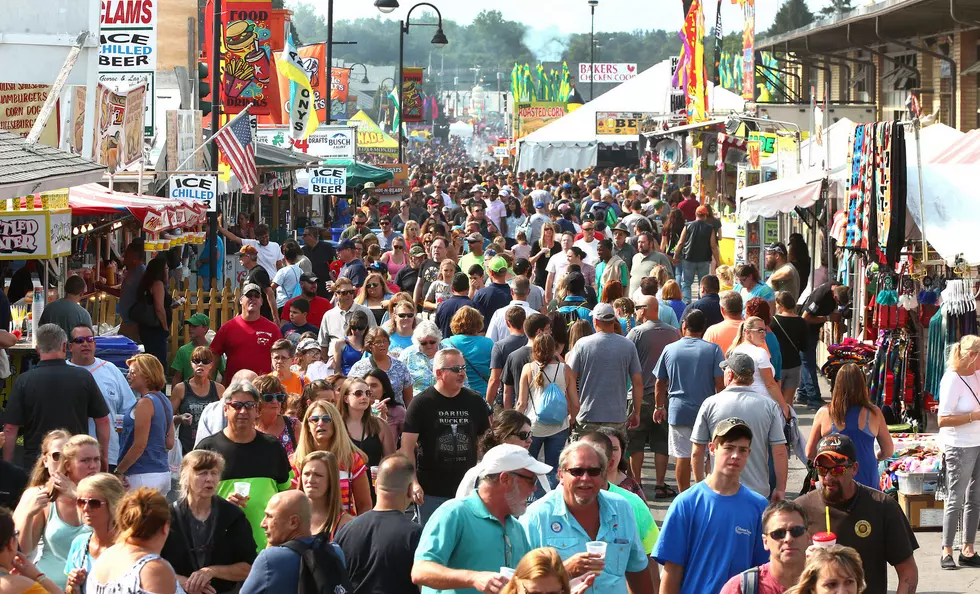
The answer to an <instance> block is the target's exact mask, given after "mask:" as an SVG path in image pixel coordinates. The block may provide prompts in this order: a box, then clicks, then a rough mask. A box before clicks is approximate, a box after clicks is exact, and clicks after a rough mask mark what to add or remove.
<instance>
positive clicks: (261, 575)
mask: <svg viewBox="0 0 980 594" xmlns="http://www.w3.org/2000/svg"><path fill="white" fill-rule="evenodd" d="M298 540H300V541H302V542H305V543H311V542H313V538H300V539H298ZM330 546H332V547H333V550H334V552H335V553H337V555H338V556H339V557H340V561H341V562H342V563H343V564H344V566H345V567H346V566H347V561H346V560H345V559H344V551H342V550H341V549H340V547H339V546H337V545H336V544H334V543H330ZM298 591H299V555H297V554H296V553H294V552H293V551H291V550H290V549H287V548H286V547H283V546H275V547H272V546H270V547H268V548H266V549H262V551H260V552H259V556H258V557H256V558H255V562H253V563H252V569H251V570H249V572H248V577H247V578H245V583H244V584H242V589H241V594H260V593H261V594H265V593H267V592H298Z"/></svg>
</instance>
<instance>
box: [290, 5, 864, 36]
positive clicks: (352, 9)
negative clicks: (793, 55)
mask: <svg viewBox="0 0 980 594" xmlns="http://www.w3.org/2000/svg"><path fill="white" fill-rule="evenodd" d="M296 1H309V0H292V2H296ZM703 1H704V2H705V8H704V13H705V26H706V27H707V28H708V29H710V28H712V27H713V26H714V22H715V13H716V11H717V7H718V3H717V2H716V1H715V0H703ZM721 1H722V12H721V18H722V27H723V28H724V30H725V32H726V33H729V32H732V31H741V30H742V12H741V8H740V7H739V6H737V5H734V4H732V1H733V0H721ZM292 2H290V3H292ZM782 2H783V0H755V6H756V31H764V30H766V29H768V28H769V26H770V25H771V24H772V21H773V19H774V18H775V15H776V10H777V9H778V8H779V5H780V4H781V3H782ZM806 2H807V4H808V5H809V6H810V10H812V11H814V12H816V11H817V10H819V9H820V8H821V7H823V6H824V5H826V4H828V3H829V0H806ZM313 3H314V4H315V5H316V6H317V10H318V11H319V12H320V13H321V14H323V15H326V2H313ZM415 3H416V2H415V0H402V1H401V2H400V4H401V7H400V8H399V9H397V10H396V11H394V12H393V13H391V14H389V15H383V18H397V19H400V18H403V17H404V16H405V13H406V12H407V11H408V9H409V8H410V7H411V6H413V5H414V4H415ZM861 3H862V2H854V4H855V6H857V5H860V4H861ZM432 4H435V5H436V6H438V7H439V10H440V11H441V12H442V16H443V18H446V19H452V20H454V21H456V22H458V23H460V24H469V23H470V22H472V20H473V17H475V16H476V15H477V14H478V13H479V12H480V11H481V10H484V9H494V10H499V11H500V12H501V13H502V14H503V16H504V18H505V19H508V20H513V21H520V22H522V23H527V24H528V25H530V26H531V27H534V28H535V29H539V30H545V29H548V30H555V29H557V32H559V33H561V34H565V35H567V34H571V33H588V32H589V25H590V14H589V6H588V3H587V0H533V1H528V0H492V1H485V0H434V1H433V2H432ZM425 8H426V7H422V8H419V9H417V10H416V11H415V12H414V13H413V18H414V16H415V15H417V14H421V11H422V10H424V9H425ZM379 14H380V13H379V12H378V10H377V9H376V8H375V7H374V2H373V1H372V0H355V1H351V0H347V1H341V2H334V19H336V20H344V19H357V18H361V17H368V18H373V17H375V16H377V15H379ZM683 20H684V15H683V9H682V5H681V0H599V5H598V6H597V7H596V11H595V28H596V31H632V30H635V29H667V30H673V31H677V30H679V29H680V28H681V24H682V23H683Z"/></svg>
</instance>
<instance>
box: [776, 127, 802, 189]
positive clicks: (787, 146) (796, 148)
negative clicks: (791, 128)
mask: <svg viewBox="0 0 980 594" xmlns="http://www.w3.org/2000/svg"><path fill="white" fill-rule="evenodd" d="M799 165H800V145H798V144H797V143H796V137H795V136H780V137H778V138H777V139H776V177H778V178H779V179H783V178H787V177H790V176H793V175H796V173H797V169H798V167H799Z"/></svg>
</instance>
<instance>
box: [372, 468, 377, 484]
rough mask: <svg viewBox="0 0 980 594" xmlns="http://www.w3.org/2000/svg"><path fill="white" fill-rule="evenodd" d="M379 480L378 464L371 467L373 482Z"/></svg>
mask: <svg viewBox="0 0 980 594" xmlns="http://www.w3.org/2000/svg"><path fill="white" fill-rule="evenodd" d="M377 482H378V467H377V466H372V467H371V483H372V484H373V483H377Z"/></svg>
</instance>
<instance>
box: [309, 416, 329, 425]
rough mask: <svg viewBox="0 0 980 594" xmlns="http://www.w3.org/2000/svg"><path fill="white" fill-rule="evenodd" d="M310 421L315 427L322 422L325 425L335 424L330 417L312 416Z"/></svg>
mask: <svg viewBox="0 0 980 594" xmlns="http://www.w3.org/2000/svg"><path fill="white" fill-rule="evenodd" d="M309 421H310V422H311V423H313V424H314V425H316V424H317V423H319V422H320V421H323V422H324V423H333V419H331V418H330V415H312V416H310V418H309Z"/></svg>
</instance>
